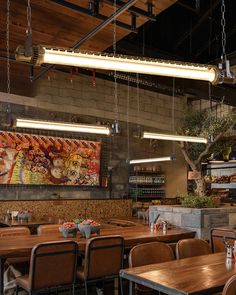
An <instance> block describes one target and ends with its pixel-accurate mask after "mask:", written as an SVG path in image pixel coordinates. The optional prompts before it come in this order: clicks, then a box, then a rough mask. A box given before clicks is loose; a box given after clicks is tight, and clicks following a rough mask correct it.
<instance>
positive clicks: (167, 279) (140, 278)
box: [120, 252, 236, 295]
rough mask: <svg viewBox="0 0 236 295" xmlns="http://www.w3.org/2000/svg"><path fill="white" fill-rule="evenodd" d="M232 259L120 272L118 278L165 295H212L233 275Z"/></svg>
mask: <svg viewBox="0 0 236 295" xmlns="http://www.w3.org/2000/svg"><path fill="white" fill-rule="evenodd" d="M235 267H236V264H235V260H234V259H228V258H226V253H224V252H221V253H215V254H209V255H202V256H196V257H190V258H185V259H179V260H172V261H168V262H163V263H157V264H151V265H146V266H140V267H133V268H128V269H123V270H121V271H120V277H121V278H123V279H127V280H129V282H130V291H129V294H130V295H131V294H132V285H133V283H138V284H141V285H143V286H146V287H149V288H152V289H154V290H157V291H160V292H164V293H165V294H169V295H195V294H213V293H216V292H220V291H222V289H223V287H224V285H225V283H226V281H227V280H228V279H229V278H230V277H231V276H232V275H233V274H235V273H236V268H235Z"/></svg>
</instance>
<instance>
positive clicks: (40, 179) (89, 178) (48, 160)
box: [0, 131, 101, 186]
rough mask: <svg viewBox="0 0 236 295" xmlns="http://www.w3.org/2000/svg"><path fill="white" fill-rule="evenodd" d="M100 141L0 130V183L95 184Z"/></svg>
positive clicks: (98, 165)
mask: <svg viewBox="0 0 236 295" xmlns="http://www.w3.org/2000/svg"><path fill="white" fill-rule="evenodd" d="M100 153H101V143H100V142H95V141H87V140H79V139H71V138H61V137H50V136H40V135H32V134H25V133H14V132H5V131H0V184H30V185H34V184H35V185H83V186H96V185H99V171H100Z"/></svg>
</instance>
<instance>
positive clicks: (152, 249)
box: [129, 242, 175, 293]
mask: <svg viewBox="0 0 236 295" xmlns="http://www.w3.org/2000/svg"><path fill="white" fill-rule="evenodd" d="M174 259H175V257H174V253H173V251H172V249H171V247H170V246H169V245H168V244H165V243H160V242H151V243H145V244H140V245H137V246H135V247H133V248H132V249H131V251H130V253H129V267H136V266H143V265H149V264H154V263H161V262H165V261H171V260H174ZM135 288H136V291H138V292H142V293H144V292H145V293H147V292H151V291H152V289H150V288H147V287H145V286H142V285H139V284H136V285H135Z"/></svg>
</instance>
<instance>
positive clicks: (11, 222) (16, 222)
mask: <svg viewBox="0 0 236 295" xmlns="http://www.w3.org/2000/svg"><path fill="white" fill-rule="evenodd" d="M50 223H51V222H49V221H48V220H43V219H11V218H9V219H4V218H2V219H0V225H3V226H28V227H31V226H38V225H43V224H50Z"/></svg>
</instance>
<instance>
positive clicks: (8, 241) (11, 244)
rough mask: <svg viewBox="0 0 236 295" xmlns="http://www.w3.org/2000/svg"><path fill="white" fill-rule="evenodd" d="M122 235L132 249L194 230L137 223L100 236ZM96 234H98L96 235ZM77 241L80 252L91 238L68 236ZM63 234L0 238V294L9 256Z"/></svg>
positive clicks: (190, 235)
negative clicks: (152, 226) (163, 228)
mask: <svg viewBox="0 0 236 295" xmlns="http://www.w3.org/2000/svg"><path fill="white" fill-rule="evenodd" d="M110 235H121V236H122V237H123V238H124V241H125V248H126V249H130V248H131V247H133V246H134V245H137V244H139V243H145V242H152V241H160V242H177V241H178V240H180V239H184V238H193V237H194V236H195V232H194V231H189V230H186V229H182V228H178V227H174V228H171V229H169V230H167V231H166V232H163V231H162V230H159V231H150V229H149V227H148V226H143V225H140V224H139V225H137V226H130V227H119V226H113V225H109V224H108V225H107V226H104V227H102V228H101V231H100V236H110ZM95 236H96V235H95ZM68 239H69V240H73V241H76V242H77V243H78V248H79V251H80V252H84V251H85V247H86V243H87V242H88V240H89V239H85V238H82V237H81V235H80V234H77V237H75V238H68ZM63 240H65V239H64V238H63V237H62V235H61V234H60V233H59V232H58V234H48V235H41V236H38V235H29V236H24V238H22V236H21V237H17V236H15V237H5V238H4V239H3V238H2V239H0V295H2V294H3V272H4V262H5V260H6V259H7V258H9V257H17V256H23V255H28V254H30V252H31V250H32V248H33V247H34V246H35V245H36V244H39V243H43V242H52V241H63Z"/></svg>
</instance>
